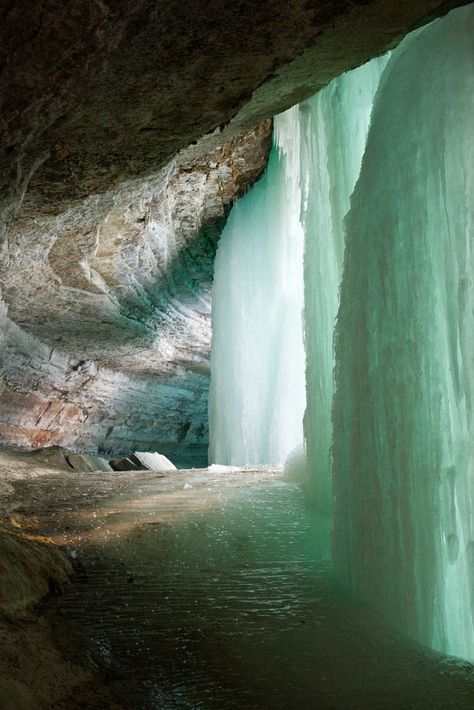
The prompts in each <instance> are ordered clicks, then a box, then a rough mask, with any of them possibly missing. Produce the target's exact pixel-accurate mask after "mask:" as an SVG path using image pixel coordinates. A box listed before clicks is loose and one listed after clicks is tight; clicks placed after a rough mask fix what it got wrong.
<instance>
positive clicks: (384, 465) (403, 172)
mask: <svg viewBox="0 0 474 710" xmlns="http://www.w3.org/2000/svg"><path fill="white" fill-rule="evenodd" d="M473 37H474V8H473V6H468V7H465V8H461V9H458V10H456V11H453V12H451V13H450V14H449V15H448V16H447V17H445V18H443V19H440V20H437V21H435V22H433V23H432V24H431V25H429V26H428V27H426V28H424V29H423V30H421V31H419V32H416V33H414V34H413V35H410V36H409V37H407V38H406V39H405V40H404V41H403V42H402V43H401V45H400V46H399V47H398V48H397V49H396V50H395V51H394V52H393V54H392V56H391V58H390V60H389V63H388V65H387V67H386V69H385V72H384V76H383V79H382V83H381V86H380V88H379V91H378V93H377V96H376V100H375V105H374V109H373V113H372V119H371V127H370V131H369V136H368V141H367V147H366V151H365V155H364V159H363V163H362V169H361V174H360V177H359V180H358V183H357V185H356V188H355V191H354V194H353V196H352V198H351V209H350V212H349V214H348V217H347V220H346V229H347V235H346V252H345V260H344V270H343V278H342V287H341V305H340V311H339V316H338V320H337V332H336V394H335V403H334V414H333V426H334V446H333V468H334V479H333V480H334V493H335V511H334V515H335V522H334V531H335V532H334V534H335V539H334V550H335V559H336V563H337V565H338V567H339V569H340V571H341V573H342V574H343V575H345V576H346V577H348V579H349V580H350V582H351V584H352V586H353V588H354V590H355V591H356V592H357V593H358V594H360V595H362V596H363V597H365V598H366V599H368V600H369V601H370V602H372V603H373V605H374V606H375V607H376V608H378V609H380V610H382V611H383V612H385V613H386V614H387V616H388V617H389V618H390V619H391V620H392V622H394V623H395V624H396V625H397V626H398V627H399V628H400V629H402V630H406V631H408V632H409V633H411V634H412V635H413V636H415V637H416V638H418V639H420V640H421V641H424V642H426V643H428V644H430V645H432V646H434V647H436V648H439V649H442V650H446V651H448V652H451V653H455V654H458V655H462V656H465V657H468V658H471V659H472V658H474V625H473V618H474V615H473V608H474V510H473V501H474V426H473V425H474V421H473V402H474V121H473V117H474V42H473Z"/></svg>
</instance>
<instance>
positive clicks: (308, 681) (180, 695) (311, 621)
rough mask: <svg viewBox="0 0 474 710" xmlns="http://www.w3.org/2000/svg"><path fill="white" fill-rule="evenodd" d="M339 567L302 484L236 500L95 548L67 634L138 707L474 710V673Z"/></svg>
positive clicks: (73, 599) (64, 608)
mask: <svg viewBox="0 0 474 710" xmlns="http://www.w3.org/2000/svg"><path fill="white" fill-rule="evenodd" d="M328 557H329V556H328V526H327V524H326V523H325V521H319V523H318V524H315V516H314V513H313V511H311V510H310V509H309V508H308V507H307V506H306V504H305V500H304V496H303V495H302V493H301V491H300V489H299V488H298V486H296V485H294V484H291V483H285V482H281V481H273V482H269V483H266V484H264V485H254V486H249V487H247V488H242V489H232V490H228V491H227V492H225V491H224V492H223V493H222V494H221V495H220V497H219V501H218V503H217V504H215V505H214V506H213V507H211V508H205V507H203V508H202V509H197V510H194V511H192V512H191V513H189V514H187V515H181V516H178V518H177V519H176V520H174V521H167V522H159V521H154V522H151V523H149V524H145V525H142V526H141V527H139V528H136V529H134V530H131V531H129V532H128V533H127V534H125V535H123V536H118V537H113V538H111V539H110V540H108V541H107V542H105V543H103V544H101V545H100V546H95V545H91V546H89V547H86V548H84V549H83V550H82V552H81V564H82V571H81V572H80V573H79V574H78V576H77V578H76V580H75V582H74V584H73V586H72V588H71V590H70V591H69V592H68V594H67V595H66V596H65V597H63V598H61V599H60V600H59V601H58V602H56V607H55V610H54V612H55V618H56V619H57V618H58V617H61V623H60V624H57V633H58V636H59V639H60V641H62V643H63V645H67V646H68V647H71V645H72V646H76V647H77V648H79V649H80V653H81V655H82V656H83V657H85V658H86V659H87V661H88V663H90V664H92V665H94V666H95V667H97V668H99V669H100V671H101V672H102V673H104V674H105V675H106V676H107V677H108V679H109V681H110V683H111V685H112V687H113V688H114V689H115V691H116V693H117V697H118V698H119V700H121V701H122V702H123V704H124V705H125V707H127V708H144V709H147V708H150V709H151V708H153V709H155V708H156V709H157V708H160V709H164V710H171V709H172V708H209V709H211V708H216V709H219V710H221V709H223V708H234V707H235V708H271V709H272V710H275V708H288V709H290V708H341V709H343V708H344V709H352V708H369V709H372V708H374V709H377V708H430V710H431V709H432V708H440V709H441V708H443V710H446V709H449V708H471V710H472V707H473V706H474V704H473V698H474V682H473V679H472V676H471V674H470V673H469V671H468V670H467V669H468V667H467V666H466V665H465V664H464V665H463V664H457V663H456V662H454V661H447V660H445V659H443V658H441V657H439V656H437V655H436V654H432V653H430V652H428V651H426V650H424V649H422V648H420V647H418V646H416V645H415V644H412V643H410V642H407V641H405V640H403V639H401V638H400V637H398V636H396V635H394V634H392V633H389V632H387V630H386V628H385V627H383V626H382V625H381V624H380V623H379V622H378V621H377V620H375V619H372V618H370V615H369V613H368V610H367V609H366V608H365V607H363V606H362V605H359V604H357V603H355V602H354V601H353V600H350V599H349V598H348V597H346V596H345V595H344V594H342V593H341V592H340V591H339V590H338V588H337V585H336V583H335V581H334V580H333V578H332V576H331V572H330V568H329V563H328ZM66 636H67V641H65V637H66ZM71 642H72V643H71Z"/></svg>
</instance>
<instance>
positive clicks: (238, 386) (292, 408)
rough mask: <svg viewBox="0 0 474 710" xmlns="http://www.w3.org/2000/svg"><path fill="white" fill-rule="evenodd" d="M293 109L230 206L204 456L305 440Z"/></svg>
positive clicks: (237, 461)
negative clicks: (258, 171)
mask: <svg viewBox="0 0 474 710" xmlns="http://www.w3.org/2000/svg"><path fill="white" fill-rule="evenodd" d="M297 117H298V113H297V109H294V110H291V111H289V112H288V113H286V114H285V115H284V117H283V118H282V119H281V121H280V131H279V135H278V138H277V140H276V144H275V146H274V147H273V149H272V151H271V154H270V159H269V164H268V168H267V171H266V173H265V174H264V176H263V177H262V178H261V180H260V181H259V182H258V183H257V184H256V185H255V186H254V187H253V188H252V189H251V190H250V191H249V192H248V193H247V194H246V195H245V196H244V197H243V198H242V199H240V200H239V201H238V202H237V203H236V204H235V205H234V207H233V209H232V211H231V213H230V216H229V219H228V222H227V224H226V227H225V229H224V231H223V233H222V236H221V239H220V243H219V247H218V251H217V256H216V261H215V272H214V287H213V298H212V303H213V307H212V333H213V336H212V352H211V387H210V395H209V422H210V448H209V459H210V462H211V463H219V464H234V465H244V464H266V463H281V462H283V461H284V460H285V458H286V456H287V455H288V454H289V453H290V452H291V451H292V450H293V449H295V448H296V447H298V446H301V445H302V443H303V414H304V408H305V381H304V347H303V334H302V309H303V231H302V228H301V224H300V220H299V211H300V187H299V130H298V120H297Z"/></svg>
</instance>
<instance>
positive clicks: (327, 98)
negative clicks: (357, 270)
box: [277, 57, 387, 512]
mask: <svg viewBox="0 0 474 710" xmlns="http://www.w3.org/2000/svg"><path fill="white" fill-rule="evenodd" d="M386 62H387V57H383V58H381V59H375V60H373V61H371V62H369V63H368V64H365V65H364V66H362V67H359V68H358V69H355V70H354V71H351V72H348V73H347V74H343V75H342V76H341V77H339V78H337V79H335V80H334V81H332V82H331V83H330V84H329V85H328V86H327V87H326V88H325V89H324V90H323V91H320V92H319V93H318V94H316V95H315V96H313V97H312V98H311V99H310V100H308V101H305V102H303V103H302V104H300V105H299V111H300V125H301V158H300V173H301V177H300V180H301V189H302V211H301V221H302V225H303V229H304V233H305V255H304V271H305V347H306V382H307V408H306V414H305V423H304V428H305V440H306V455H307V466H308V475H309V481H310V486H311V491H312V494H313V499H314V501H315V502H316V504H317V505H318V507H319V508H320V509H322V510H324V511H327V512H329V511H330V509H331V488H332V486H331V463H330V450H331V442H332V422H331V408H332V399H333V382H334V375H333V373H334V342H333V336H334V326H335V321H336V316H337V310H338V307H339V287H340V283H341V276H342V263H343V254H344V217H345V215H346V213H347V212H348V210H349V205H350V203H349V199H350V195H351V193H352V191H353V189H354V185H355V183H356V181H357V178H358V175H359V171H360V166H361V162H362V156H363V153H364V149H365V143H366V139H367V132H368V127H369V121H370V114H371V110H372V104H373V100H374V95H375V92H376V90H377V86H378V84H379V81H380V77H381V74H382V71H383V68H384V66H385V64H386ZM277 129H278V124H277Z"/></svg>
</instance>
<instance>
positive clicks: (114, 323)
mask: <svg viewBox="0 0 474 710" xmlns="http://www.w3.org/2000/svg"><path fill="white" fill-rule="evenodd" d="M270 137H271V123H270V122H269V121H267V122H266V123H264V124H262V125H261V126H260V127H258V128H257V129H255V130H253V131H251V132H249V133H247V134H246V135H245V136H243V137H242V138H237V139H234V140H233V141H232V142H231V143H230V144H226V145H224V146H223V147H222V148H216V149H215V150H214V151H213V152H212V153H210V154H205V155H201V156H200V157H199V158H189V157H186V158H181V159H180V162H178V161H175V162H173V163H171V164H169V165H167V166H166V167H165V168H164V169H163V170H162V171H160V172H159V173H158V174H157V175H155V176H153V177H147V178H144V179H141V180H136V181H134V182H133V183H131V184H130V185H127V186H126V187H123V186H122V187H121V189H120V190H115V191H113V190H111V191H109V192H107V193H104V194H102V195H100V196H92V197H90V198H88V199H86V200H83V201H79V202H77V203H74V204H73V205H71V207H70V208H69V209H68V210H67V211H65V212H64V213H61V214H60V215H51V214H49V213H48V210H47V209H44V207H43V206H42V205H37V204H34V201H31V200H30V198H29V196H28V195H27V196H26V198H25V200H24V203H23V209H22V212H21V214H20V215H19V216H18V218H17V219H16V220H15V221H14V222H13V223H12V225H11V228H10V231H9V238H8V241H9V258H8V260H7V261H6V262H5V263H4V265H3V266H2V268H1V270H0V274H1V279H2V290H3V296H4V299H5V301H6V302H7V303H8V311H7V309H6V308H5V304H4V305H3V310H2V316H1V318H2V325H1V326H0V327H1V329H2V331H3V333H4V339H3V346H2V347H3V349H4V353H3V368H2V370H3V373H2V374H3V384H2V389H1V390H0V437H1V441H2V442H3V443H7V444H10V445H16V446H21V447H29V446H40V445H41V446H44V445H51V444H62V445H65V446H69V447H71V448H79V449H90V450H95V449H97V448H99V449H101V450H104V451H110V452H115V453H117V452H121V451H127V452H128V451H129V450H130V449H131V448H133V447H138V446H139V447H140V448H144V449H150V448H151V449H154V448H158V449H159V447H160V446H161V444H163V443H165V444H167V447H166V450H167V451H170V450H171V451H172V452H173V454H174V450H173V449H170V448H169V447H170V446H171V447H172V446H173V445H176V444H184V443H185V444H186V445H187V444H200V443H201V444H202V445H203V449H204V450H205V448H206V446H207V390H208V382H209V350H210V337H211V330H210V311H211V303H210V290H211V285H212V271H213V261H214V254H215V249H216V244H217V239H218V236H219V233H220V230H221V228H222V224H223V221H224V219H225V214H226V210H227V209H228V207H229V205H230V202H231V200H232V199H233V198H235V197H236V196H238V195H239V194H240V193H241V192H242V189H243V188H244V187H245V186H246V185H247V184H249V183H251V182H253V181H254V180H255V179H256V178H257V177H258V175H259V174H260V173H261V171H262V169H263V168H264V166H265V162H266V157H267V154H268V150H269V145H270ZM201 453H202V452H201ZM197 463H201V464H202V463H205V461H204V462H203V461H202V457H201V458H200V459H199V461H197Z"/></svg>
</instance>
